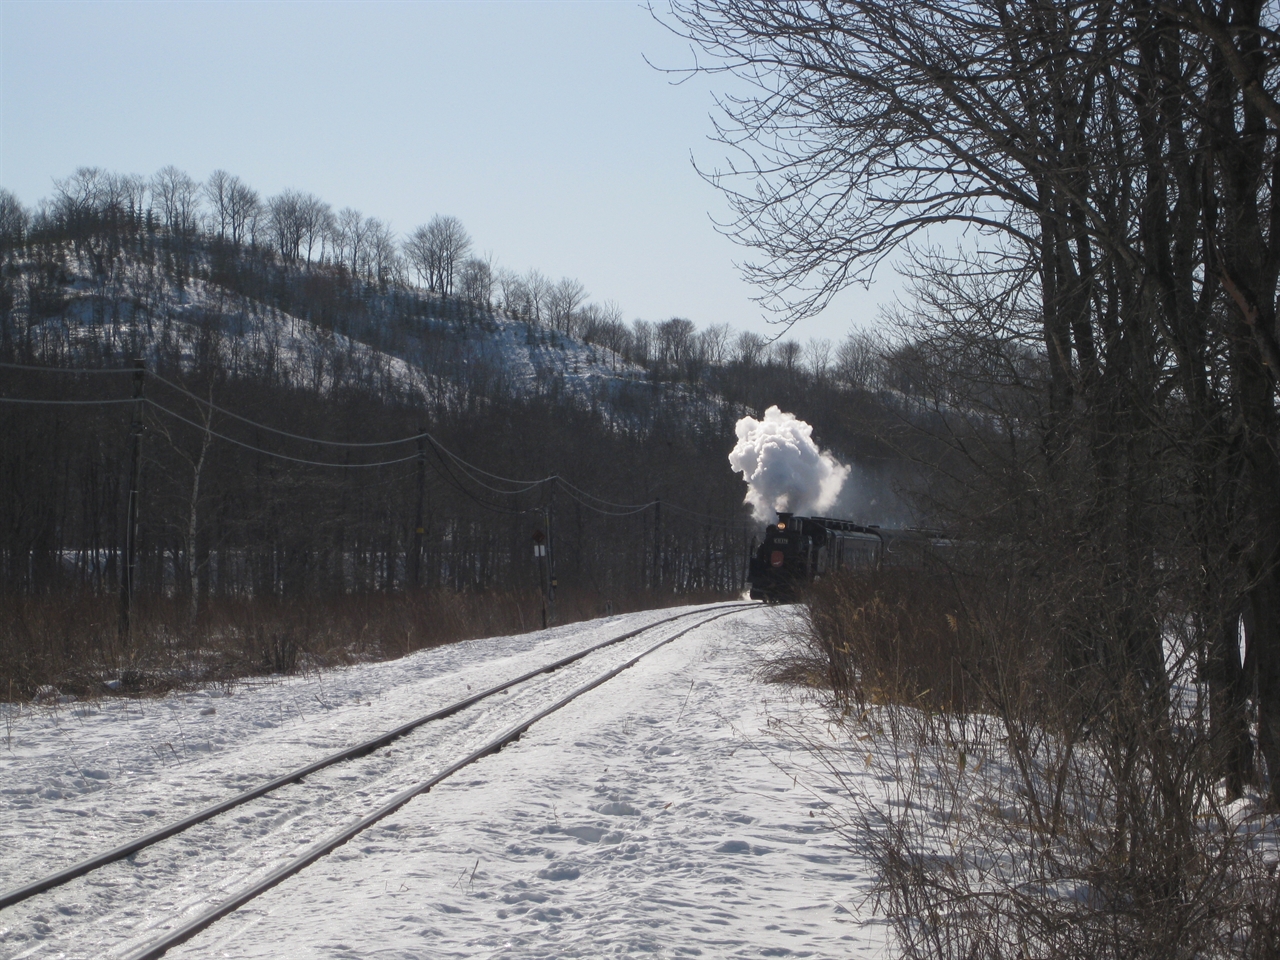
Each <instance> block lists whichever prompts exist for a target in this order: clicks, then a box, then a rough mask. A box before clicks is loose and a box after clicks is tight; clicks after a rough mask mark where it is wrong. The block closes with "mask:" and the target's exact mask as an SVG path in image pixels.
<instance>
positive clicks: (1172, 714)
mask: <svg viewBox="0 0 1280 960" xmlns="http://www.w3.org/2000/svg"><path fill="white" fill-rule="evenodd" d="M1020 589H1021V590H1023V591H1024V595H1023V596H1021V597H1019V596H1017V592H1018V590H1020ZM1040 589H1042V587H1041V583H1040V581H1028V582H1027V583H1026V584H1025V585H1022V586H1021V587H1020V586H1019V585H1018V584H1017V582H1016V581H1014V582H1012V583H1011V581H1010V578H1008V577H1005V578H1003V579H1000V578H997V577H996V576H995V575H994V574H992V575H990V576H989V577H988V578H987V579H986V580H984V579H983V578H981V577H974V578H972V579H968V580H959V579H955V578H941V577H926V576H923V575H920V574H918V573H913V572H908V571H889V572H886V573H884V574H881V575H877V576H875V577H869V578H863V579H834V580H828V581H827V582H825V583H823V584H820V585H818V586H817V588H816V589H815V590H814V591H813V592H812V593H811V595H810V596H809V597H808V602H807V624H806V627H807V629H806V631H805V632H804V641H805V644H806V646H805V647H804V649H803V650H802V652H801V653H800V654H799V655H798V656H797V658H796V663H795V664H793V666H792V668H791V669H792V671H793V672H794V673H796V675H804V672H805V671H807V675H808V676H810V677H814V676H817V675H819V674H821V675H822V677H823V679H824V681H825V686H828V687H829V688H830V689H831V691H832V695H833V699H834V701H835V706H836V708H837V710H838V713H839V714H840V716H841V718H842V722H843V724H844V726H845V729H846V731H847V734H848V736H847V741H848V746H847V750H851V751H854V752H855V753H859V754H860V752H861V751H863V750H866V749H872V745H873V744H874V745H875V746H874V756H873V754H872V753H867V754H866V756H867V763H868V764H869V765H873V766H874V767H875V768H876V769H874V770H873V771H872V773H873V775H874V777H875V781H876V782H877V783H879V784H884V785H886V786H884V787H883V790H882V792H876V791H879V790H880V789H881V788H876V791H872V793H873V794H874V796H873V795H871V794H868V792H867V790H866V786H865V785H864V784H860V783H859V782H855V780H853V779H851V775H850V774H849V773H848V769H847V764H845V765H840V766H836V765H833V767H832V769H833V773H836V775H837V776H838V777H839V778H840V779H842V780H843V781H844V783H845V787H846V790H847V793H848V804H847V806H846V808H845V812H844V820H843V829H844V832H845V835H846V837H847V838H848V839H849V841H850V842H851V843H852V844H855V845H857V846H858V847H859V848H861V849H862V850H863V851H864V852H865V853H866V854H867V855H868V856H869V857H870V858H871V860H872V861H873V862H874V863H875V864H876V865H877V867H878V871H879V877H880V890H879V896H880V899H879V906H880V909H881V910H882V911H883V912H884V914H886V915H887V916H888V917H889V919H890V920H891V922H892V924H893V928H894V931H895V934H896V944H897V947H898V950H899V952H900V954H901V955H902V956H907V957H912V958H927V960H959V958H965V960H969V958H975V960H976V958H991V960H997V958H1006V957H1008V958H1039V957H1046V958H1063V960H1066V958H1116V960H1119V958H1126V960H1127V958H1135V957H1149V958H1151V960H1157V958H1167V957H1187V958H1191V957H1197V958H1198V957H1215V958H1216V957H1222V958H1237V957H1238V958H1250V960H1252V958H1259V960H1261V958H1275V957H1278V956H1280V938H1277V935H1276V930H1277V929H1280V823H1277V821H1276V818H1275V817H1274V814H1273V813H1272V812H1268V811H1267V810H1266V809H1265V807H1264V806H1263V804H1262V800H1263V797H1262V795H1261V794H1259V793H1255V794H1254V795H1253V796H1252V798H1251V799H1249V798H1247V799H1246V800H1243V801H1238V802H1235V803H1229V802H1227V800H1226V797H1225V791H1224V789H1223V784H1222V783H1221V781H1220V774H1219V773H1218V772H1217V770H1218V768H1217V766H1215V761H1214V757H1215V751H1214V742H1213V738H1212V735H1211V731H1210V729H1209V726H1208V724H1207V722H1206V718H1205V717H1204V715H1203V714H1201V713H1197V712H1196V711H1194V710H1189V709H1186V708H1184V707H1179V705H1178V704H1179V703H1183V704H1185V703H1188V702H1191V701H1188V700H1187V699H1186V698H1187V697H1189V696H1190V697H1192V698H1193V699H1194V692H1193V691H1192V692H1188V691H1187V690H1186V689H1185V688H1181V689H1180V688H1176V687H1175V688H1174V690H1173V691H1172V692H1170V691H1169V688H1168V687H1167V686H1165V687H1164V688H1163V690H1157V689H1154V688H1152V687H1150V686H1147V687H1144V686H1143V685H1142V684H1141V683H1140V682H1139V681H1138V680H1137V679H1135V676H1136V674H1134V673H1126V672H1124V670H1123V669H1118V668H1117V667H1115V666H1114V665H1106V664H1093V663H1088V662H1083V661H1081V660H1079V659H1077V660H1075V661H1074V667H1073V669H1071V670H1070V671H1068V670H1067V669H1065V667H1064V664H1066V663H1067V662H1068V658H1067V657H1066V656H1064V655H1063V654H1062V653H1061V651H1062V650H1064V649H1070V648H1071V647H1072V645H1073V644H1074V645H1075V646H1076V648H1077V649H1078V648H1079V641H1080V637H1079V636H1078V635H1077V634H1076V633H1074V632H1073V631H1074V630H1075V629H1076V628H1075V627H1074V624H1073V622H1072V621H1069V620H1067V619H1066V618H1063V617H1049V616H1039V617H1038V616H1037V615H1036V613H1035V611H1036V610H1038V609H1045V608H1046V606H1047V605H1045V604H1038V603H1037V598H1038V594H1037V591H1038V590H1040ZM1011 601H1014V602H1011ZM800 664H807V666H804V667H803V668H802V667H801V666H800ZM1122 666H1123V664H1122ZM1180 697H1181V698H1183V699H1182V700H1181V701H1180V700H1179V699H1178V698H1180ZM864 745H865V746H864Z"/></svg>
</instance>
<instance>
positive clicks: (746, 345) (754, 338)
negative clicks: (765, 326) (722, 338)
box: [733, 330, 769, 369]
mask: <svg viewBox="0 0 1280 960" xmlns="http://www.w3.org/2000/svg"><path fill="white" fill-rule="evenodd" d="M768 346H769V344H768V341H766V340H765V338H764V337H762V336H761V335H760V334H758V333H754V332H753V331H751V330H743V331H742V333H740V334H738V339H737V340H735V341H734V345H733V359H734V362H735V363H738V364H740V365H742V366H743V367H746V368H747V369H750V368H752V367H754V366H756V365H757V364H758V363H760V360H761V358H762V357H763V356H764V353H765V350H766V348H767V347H768Z"/></svg>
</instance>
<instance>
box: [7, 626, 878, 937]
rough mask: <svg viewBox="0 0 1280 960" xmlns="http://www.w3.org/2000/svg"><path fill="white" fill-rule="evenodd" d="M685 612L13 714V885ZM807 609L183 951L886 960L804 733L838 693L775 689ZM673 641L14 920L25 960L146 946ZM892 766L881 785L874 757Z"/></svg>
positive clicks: (470, 714) (498, 768)
mask: <svg viewBox="0 0 1280 960" xmlns="http://www.w3.org/2000/svg"><path fill="white" fill-rule="evenodd" d="M672 612H673V611H651V612H647V613H642V614H634V615H628V616H625V617H612V618H608V619H605V620H597V621H592V622H590V623H585V624H574V625H569V626H565V627H559V628H555V629H552V630H550V631H543V632H537V633H531V634H524V635H520V636H514V637H504V638H495V639H488V640H478V641H473V642H469V643H462V644H456V645H453V646H449V647H443V648H439V649H436V650H429V651H424V652H422V653H419V654H416V655H414V656H411V657H406V658H404V659H402V660H397V661H393V662H389V663H381V664H365V665H360V666H356V667H351V668H348V669H345V670H341V671H336V672H330V673H326V674H322V675H316V676H311V677H304V678H290V679H279V680H273V681H271V682H264V683H258V684H252V685H243V686H240V687H238V688H236V689H235V690H234V691H233V692H232V695H230V696H226V695H225V693H226V691H219V690H206V691H201V692H198V693H182V694H174V695H172V696H169V697H166V698H165V699H163V700H158V701H126V700H110V701H104V702H102V703H99V704H78V703H71V704H57V705H46V706H30V705H29V706H25V707H23V708H22V709H21V710H11V711H10V712H9V713H7V714H6V716H5V730H4V731H3V732H4V733H5V735H6V739H5V741H4V746H5V749H4V750H3V751H2V752H0V888H4V889H8V888H11V887H14V886H17V885H18V884H20V883H22V882H24V881H27V880H30V879H33V878H34V877H36V876H39V875H42V874H44V873H46V872H49V871H50V870H52V869H55V868H57V867H60V866H63V865H66V864H68V863H70V862H72V861H74V860H77V859H80V858H81V857H83V856H85V855H87V854H89V853H92V852H96V851H98V850H101V849H103V848H105V847H107V846H110V845H112V844H114V843H118V842H121V841H123V840H125V839H128V838H131V837H133V836H135V835H137V834H139V833H142V832H144V831H146V830H148V829H154V828H155V827H157V826H159V825H161V824H162V823H165V822H168V821H171V820H173V819H177V818H178V816H180V815H181V814H184V813H189V812H191V811H193V810H195V809H197V808H198V807H200V806H203V805H206V804H208V803H210V802H212V801H214V800H217V799H221V798H223V797H225V796H228V795H230V794H233V793H235V792H238V791H240V790H243V789H245V788H246V787H248V786H250V785H253V784H256V783H260V782H262V781H264V780H265V779H268V778H269V777H271V776H274V775H277V774H279V773H282V772H284V771H287V770H288V769H291V768H295V767H297V766H300V765H302V764H304V763H306V762H309V761H310V760H313V759H316V758H318V757H320V756H323V755H325V754H327V753H330V752H332V751H333V750H335V749H337V748H339V747H342V746H346V745H348V744H351V743H355V742H358V741H360V740H363V739H366V738H368V737H370V736H372V735H374V734H376V733H379V732H382V731H385V730H387V729H390V728H392V727H394V726H395V725H397V724H399V723H402V722H404V721H405V720H408V719H411V718H413V717H415V716H419V715H421V714H423V713H426V712H428V711H429V710H430V709H432V708H434V707H436V706H439V705H442V704H444V703H447V702H450V701H452V700H454V699H457V698H458V697H459V696H461V695H465V693H466V692H467V690H468V689H469V688H470V689H480V688H481V687H484V686H489V685H491V684H493V683H496V682H500V681H501V680H503V679H505V678H507V677H511V676H515V675H517V674H519V673H521V672H522V671H523V670H527V669H529V668H531V667H533V666H536V665H539V664H541V663H544V662H547V661H550V660H552V659H555V658H556V657H557V656H562V655H564V654H566V653H569V652H572V651H575V650H578V649H581V648H584V647H586V646H589V645H590V644H591V643H593V642H598V641H599V640H601V639H604V638H606V637H608V636H612V635H616V634H618V633H621V632H623V631H625V630H626V629H628V628H633V627H635V626H639V625H641V624H644V623H652V622H655V621H658V620H661V619H663V618H665V617H668V616H670V615H671V613H672ZM788 616H789V614H788V613H787V611H786V609H785V608H783V609H782V610H779V609H777V608H774V609H766V608H764V607H750V608H747V609H745V610H744V611H743V612H739V613H735V614H733V615H731V616H728V617H725V618H723V619H720V620H717V621H715V622H714V623H710V624H707V625H706V626H703V627H700V628H698V629H696V630H694V631H693V632H691V633H689V634H688V635H686V636H684V637H681V638H680V639H677V640H676V641H674V642H673V643H671V644H670V645H668V646H665V647H663V648H662V649H661V650H659V651H658V652H657V653H655V654H653V655H652V656H650V657H648V658H646V659H644V660H642V661H641V662H640V663H639V664H637V665H636V666H635V667H633V668H631V669H630V670H627V671H625V672H624V673H622V674H621V675H620V676H618V677H617V678H615V679H614V680H612V681H610V682H609V683H606V684H605V685H603V686H602V687H599V688H598V689H596V690H594V691H592V692H590V693H587V694H585V695H584V696H583V697H581V698H580V699H578V700H576V701H574V702H573V703H571V704H570V705H569V706H568V707H566V708H565V709H564V710H562V711H560V712H559V713H556V714H553V715H551V716H550V717H547V718H546V719H544V720H542V721H540V722H538V723H537V724H535V725H534V726H533V727H532V728H531V729H530V730H529V731H528V732H527V733H526V734H525V735H524V736H523V737H522V738H521V739H520V740H519V741H518V742H517V743H515V744H513V745H511V746H509V747H507V748H505V749H503V750H502V751H501V752H500V753H498V754H495V755H492V756H490V757H487V758H485V759H483V760H481V761H479V762H478V763H476V764H475V765H473V766H470V767H468V768H466V769H465V770H464V771H462V772H461V773H459V774H458V775H457V776H456V777H455V778H454V779H452V780H449V781H446V782H445V783H443V784H441V785H439V786H437V787H436V788H435V789H433V790H432V791H431V792H430V793H428V794H426V795H424V796H421V797H418V798H417V799H415V800H413V801H412V802H411V803H409V804H408V805H407V806H406V807H404V808H403V809H401V810H400V811H399V812H398V813H396V814H394V815H393V816H391V817H389V818H388V819H386V820H383V821H381V822H380V823H379V824H377V825H376V826H374V827H373V828H371V829H370V830H369V831H367V832H366V833H364V834H362V835H360V836H359V837H357V838H356V839H354V840H353V841H351V842H350V843H349V844H347V845H346V846H344V847H341V848H339V849H338V850H337V851H336V852H335V853H333V854H332V855H330V856H328V857H326V858H323V859H322V860H320V861H318V862H317V863H315V864H313V865H312V866H311V867H309V868H307V869H306V870H304V871H303V872H302V873H300V874H298V875H297V876H295V877H293V878H292V879H290V880H287V881H285V882H284V883H283V884H282V885H280V886H278V887H276V888H275V889H273V890H271V891H270V892H268V893H267V894H266V895H265V896H263V897H261V898H260V899H258V900H255V901H254V902H252V903H251V904H249V905H247V906H245V907H243V908H241V909H240V910H239V911H237V912H235V913H233V914H231V915H230V916H229V917H227V918H225V919H224V920H222V921H220V922H219V923H217V924H215V925H214V926H212V927H210V928H209V929H208V930H206V931H205V932H204V933H202V934H200V935H198V936H197V937H196V938H195V939H193V940H191V941H190V942H188V943H187V944H185V945H183V946H181V947H178V948H176V949H175V950H174V951H172V952H171V954H170V955H171V956H179V957H207V956H219V957H362V958H363V957H425V956H431V957H437V956H446V957H487V956H511V957H597V956H632V955H644V956H656V957H677V956H704V957H762V956H798V957H849V956H880V955H882V953H883V944H884V942H885V939H886V935H885V928H884V927H883V926H882V925H881V924H880V923H879V922H878V921H876V920H875V919H874V918H872V917H871V916H869V915H868V913H867V912H866V909H865V907H864V906H863V905H862V901H863V898H864V897H865V896H866V894H867V892H868V890H869V887H870V882H871V881H870V871H869V869H868V867H867V865H866V864H865V863H863V862H862V861H860V860H859V859H858V858H857V857H856V856H855V855H854V854H853V853H851V852H850V851H849V850H848V849H847V845H846V844H845V842H844V841H843V840H842V839H841V837H840V836H839V835H838V834H837V833H836V832H834V830H833V829H832V826H831V822H830V821H829V819H828V816H827V814H826V811H827V807H828V804H829V803H832V802H835V803H837V804H838V803H839V799H838V797H837V796H836V795H835V794H834V793H833V790H832V787H831V786H830V782H829V779H828V777H827V776H826V774H825V770H824V765H823V763H822V762H820V761H819V760H818V759H815V758H814V756H813V755H812V754H811V753H810V752H809V750H807V749H806V748H805V746H804V744H803V743H802V742H801V741H800V739H798V738H797V736H796V733H795V731H796V730H797V729H799V728H802V727H804V726H805V724H804V721H805V719H806V718H808V719H809V720H811V721H812V720H817V719H818V718H817V714H816V707H815V705H814V704H812V703H811V702H808V701H807V700H806V699H805V697H804V696H803V695H802V694H801V693H800V692H798V691H796V690H794V689H791V688H787V687H782V686H777V685H770V684H766V683H764V682H763V681H762V680H761V679H760V677H759V667H760V664H761V662H762V660H763V659H764V658H765V656H766V655H767V654H768V652H769V649H770V645H771V644H772V643H773V641H774V638H776V637H777V636H778V635H779V634H780V633H781V632H782V631H783V630H784V629H785V628H786V627H787V617H788ZM690 622H691V621H688V620H686V621H685V622H683V623H675V624H672V625H670V626H669V627H661V628H659V631H663V630H665V631H668V632H670V633H674V632H675V631H676V630H679V629H682V628H683V627H686V626H689V625H690ZM660 636H661V633H660V632H658V631H655V632H653V633H649V634H646V635H643V636H641V637H639V638H637V639H636V640H635V641H628V642H627V643H624V644H621V645H619V646H617V647H611V648H609V649H608V650H606V651H601V652H600V653H598V654H593V655H592V656H591V657H590V658H588V659H587V660H584V661H582V662H581V663H580V664H578V665H575V666H574V667H571V668H566V669H564V670H561V671H557V672H556V673H554V674H551V675H549V676H548V677H546V678H545V679H543V680H541V681H539V682H531V683H530V684H529V685H527V687H522V688H519V689H515V690H512V691H511V693H510V694H507V695H503V696H501V697H499V698H497V702H496V703H494V702H493V701H487V702H486V703H485V704H483V705H480V706H478V707H476V708H473V709H472V710H470V711H467V712H465V713H464V714H462V715H459V716H458V717H455V718H450V719H449V720H448V721H444V722H442V723H440V724H432V725H429V727H426V728H423V729H422V731H420V732H418V733H415V734H413V735H411V736H410V737H407V738H405V739H403V740H400V741H398V742H397V743H396V744H395V745H393V746H392V747H391V748H388V749H387V750H384V751H380V752H379V753H377V754H375V755H372V756H370V757H366V758H363V759H362V760H360V761H356V762H355V763H353V764H347V765H341V766H339V767H335V768H331V769H330V770H329V771H325V772H324V773H323V774H318V775H316V776H315V777H312V778H309V779H308V782H307V783H306V784H304V785H300V786H298V787H296V788H289V789H288V790H287V791H284V794H285V795H283V796H278V795H272V797H270V798H262V799H261V800H259V801H254V802H253V803H252V804H250V805H248V806H245V807H241V808H237V810H235V811H233V812H232V813H230V814H228V815H226V816H225V817H224V818H221V819H220V820H219V821H214V822H213V823H212V824H210V825H206V826H205V827H202V828H197V830H196V831H195V832H194V835H193V836H192V837H190V838H186V839H183V840H178V839H177V838H175V839H174V840H172V841H166V842H165V843H164V844H162V845H160V846H159V847H156V848H151V849H149V850H147V851H144V852H142V853H140V854H138V855H136V856H135V857H134V858H131V859H130V860H128V861H123V862H120V863H116V864H113V865H111V866H109V867H107V868H106V869H105V870H103V871H101V872H100V873H98V874H95V875H93V876H91V877H86V878H82V879H80V880H76V881H72V882H71V883H70V884H68V885H66V886H64V887H62V888H59V889H58V890H55V891H51V892H49V893H47V894H43V895H40V896H38V897H36V898H35V899H33V900H31V901H27V902H26V903H23V904H19V905H17V906H15V907H11V908H9V909H6V910H3V911H0V956H3V957H14V958H17V957H25V956H34V957H97V956H127V955H128V954H129V952H131V951H132V950H135V949H137V948H138V947H140V946H142V945H144V944H146V943H147V942H149V941H150V940H151V939H153V938H154V937H156V936H157V935H158V934H159V933H160V932H161V931H162V930H163V929H165V928H166V927H169V926H173V925H176V922H177V921H178V920H180V919H188V918H190V916H192V915H194V914H195V913H198V912H200V911H202V910H203V909H205V908H207V906H209V905H210V904H212V903H216V902H219V901H221V900H223V899H225V898H226V897H227V896H228V895H230V894H231V893H232V892H234V891H236V890H238V889H240V888H242V887H243V886H245V885H246V884H247V883H248V882H249V881H250V880H252V879H253V878H254V877H255V876H257V875H260V874H262V873H265V872H267V871H268V870H269V869H271V868H272V867H273V866H275V865H276V864H277V863H278V862H280V861H281V860H282V859H283V858H285V857H287V856H288V855H289V854H290V853H294V852H296V851H297V850H299V849H301V848H302V847H304V846H306V845H308V844H309V843H312V842H314V841H316V840H318V839H320V838H322V837H324V836H326V835H328V834H330V833H332V832H333V830H334V829H335V828H336V827H337V826H338V825H340V824H342V823H345V822H347V821H349V820H352V819H355V818H357V817H358V816H359V815H360V814H361V813H363V812H367V811H368V810H369V809H372V808H373V807H374V806H376V805H377V803H378V802H380V801H381V800H382V799H384V798H385V797H386V796H389V795H390V794H391V793H394V792H395V791H397V790H399V789H402V788H403V787H404V786H405V785H407V784H409V783H412V782H415V781H417V780H421V779H423V778H424V777H425V776H427V775H429V774H430V773H431V772H433V771H435V770H438V769H440V768H442V767H443V766H446V765H447V764H448V763H449V762H451V761H452V760H453V759H456V758H457V757H458V756H460V755H462V754H463V753H465V752H466V750H467V748H468V747H469V746H475V745H477V744H479V743H481V742H483V741H484V739H485V738H486V737H487V736H491V735H492V734H493V733H494V732H496V731H497V730H498V729H499V728H501V727H504V726H507V725H509V724H510V723H511V722H513V721H515V720H518V719H520V718H521V717H523V716H527V715H530V714H532V713H534V712H536V710H537V709H538V708H539V707H540V706H543V705H545V704H546V703H548V702H550V701H551V700H552V699H555V698H556V697H558V696H560V695H562V694H563V692H565V691H567V690H569V689H572V688H574V687H576V686H578V685H580V684H581V683H583V682H585V681H586V680H587V679H589V678H590V677H593V676H595V675H597V674H599V673H602V672H603V671H604V670H605V669H607V668H608V667H609V666H612V665H615V664H618V663H621V662H623V661H625V660H626V659H628V658H630V657H631V656H634V655H635V654H636V653H638V652H639V651H640V650H641V649H643V648H645V647H647V646H650V645H652V644H653V643H654V642H655V640H656V639H659V638H660ZM807 729H810V730H813V729H815V727H813V726H812V725H808V726H807ZM816 729H817V730H818V731H819V732H821V725H820V721H819V724H818V726H817V727H816ZM828 759H829V758H828ZM859 766H861V764H859ZM845 775H846V778H847V777H849V776H855V775H856V774H854V773H850V772H849V771H846V772H845ZM865 779H866V784H865V787H866V789H867V790H868V791H875V790H877V789H878V786H879V785H878V784H877V781H875V780H874V779H873V778H872V777H871V775H870V771H868V772H867V774H866V775H865ZM832 812H833V813H835V811H834V810H833V811H832Z"/></svg>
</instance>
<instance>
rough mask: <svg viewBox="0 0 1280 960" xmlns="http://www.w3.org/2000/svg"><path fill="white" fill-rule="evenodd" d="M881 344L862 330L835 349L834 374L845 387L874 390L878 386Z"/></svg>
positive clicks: (851, 334) (854, 333)
mask: <svg viewBox="0 0 1280 960" xmlns="http://www.w3.org/2000/svg"><path fill="white" fill-rule="evenodd" d="M880 356H881V344H880V340H879V338H877V337H876V336H875V335H874V334H871V333H868V332H867V331H864V330H858V331H854V332H853V333H850V334H849V335H848V336H846V337H845V338H844V339H843V340H841V341H840V345H839V346H838V347H836V360H835V367H836V369H835V373H836V377H837V379H839V381H840V382H841V383H843V384H844V385H845V386H847V387H855V388H860V389H863V390H874V389H876V388H877V387H879V385H880V377H879V369H880Z"/></svg>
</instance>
